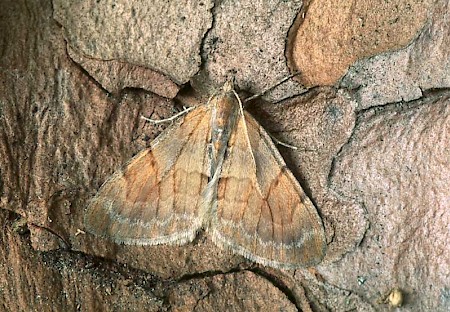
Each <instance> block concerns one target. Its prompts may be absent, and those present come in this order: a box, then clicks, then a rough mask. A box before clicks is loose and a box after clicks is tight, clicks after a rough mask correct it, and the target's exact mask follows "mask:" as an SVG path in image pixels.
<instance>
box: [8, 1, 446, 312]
mask: <svg viewBox="0 0 450 312" xmlns="http://www.w3.org/2000/svg"><path fill="white" fill-rule="evenodd" d="M67 3H68V2H67ZM80 3H81V2H80ZM177 3H178V2H177ZM355 3H356V2H355ZM395 3H397V2H395ZM408 3H409V2H406V1H404V2H400V1H398V4H399V5H400V6H399V8H400V9H401V8H406V7H407V4H408ZM318 4H320V2H318V1H317V2H312V3H311V5H310V4H309V2H308V3H306V4H304V5H303V6H302V3H301V2H289V1H288V2H283V1H281V2H279V3H278V2H272V1H267V2H263V1H261V2H257V3H253V4H252V5H250V2H246V1H240V2H239V3H236V2H231V1H222V2H219V3H217V4H216V5H215V6H213V5H212V4H211V3H210V2H206V1H203V2H200V1H199V2H186V3H182V4H181V7H180V6H176V5H175V4H174V5H173V6H169V7H166V8H164V7H157V6H153V7H147V6H145V4H144V3H143V2H139V4H138V3H137V2H135V3H134V4H133V5H131V4H129V2H123V1H122V2H121V1H119V2H117V1H115V2H114V3H113V2H109V1H100V2H98V1H92V2H86V1H85V2H83V4H75V3H74V4H71V5H68V4H66V2H64V1H54V2H53V4H52V3H50V2H49V1H42V2H41V3H39V4H36V3H34V2H29V1H12V0H11V1H3V6H2V11H1V12H0V29H1V31H0V39H1V40H0V45H1V49H0V51H1V52H0V79H1V83H0V160H1V161H0V226H1V227H2V229H3V230H2V232H1V233H0V310H4V311H34V310H39V311H50V310H52V309H53V310H57V311H67V310H69V311H71V310H74V311H75V310H81V311H99V310H114V311H125V310H127V311H128V310H137V311H142V310H149V311H160V310H185V311H191V310H196V311H211V310H224V309H229V310H234V311H249V310H250V311H252V310H255V311H256V310H274V309H276V310H283V311H284V310H286V311H293V310H302V311H351V310H355V311H375V310H388V306H387V305H386V304H384V303H383V302H384V299H385V298H386V296H387V294H388V293H389V291H390V290H391V289H393V288H394V287H398V288H399V289H401V290H402V292H403V293H404V294H405V300H404V304H403V307H402V309H403V310H404V311H445V310H447V308H448V307H449V306H450V277H449V276H450V272H449V267H450V258H449V252H448V251H449V249H450V247H449V243H448V242H449V241H450V237H449V236H450V234H449V232H450V231H449V226H450V215H449V211H450V194H449V188H448V181H447V180H448V177H449V176H450V159H449V156H448V152H447V151H448V150H449V149H450V147H449V145H450V138H449V135H450V129H449V127H450V117H449V115H450V112H449V107H450V93H449V91H448V90H447V89H446V88H448V84H449V81H448V79H449V77H450V69H449V65H448V60H449V59H450V58H449V57H448V55H449V48H448V47H449V46H450V44H448V40H449V39H448V38H449V36H448V29H449V28H448V27H449V26H448V25H449V23H448V16H449V14H448V12H449V7H448V2H446V1H443V0H438V1H435V2H433V3H432V4H426V3H425V2H411V3H410V4H411V7H410V11H409V13H408V14H409V15H408V14H406V13H405V12H406V11H405V10H403V9H402V10H399V11H398V12H397V15H396V16H398V18H399V19H398V23H401V25H403V26H402V29H404V32H401V33H395V38H393V39H390V40H389V39H387V38H386V36H387V35H386V34H387V33H389V34H390V33H392V29H395V28H389V27H390V26H389V27H388V24H386V23H387V22H386V16H388V17H392V16H391V15H388V14H387V11H386V10H385V11H383V10H381V11H380V13H379V14H378V15H377V14H375V13H371V14H375V15H374V16H373V15H370V14H369V13H366V12H367V11H368V9H367V8H365V7H356V8H355V7H353V8H352V7H351V8H345V7H343V6H335V7H333V10H332V11H333V12H332V13H333V14H335V15H336V17H343V16H349V17H351V18H352V19H353V20H355V21H358V17H360V16H366V17H370V21H371V23H376V22H377V21H379V24H377V25H373V27H370V28H369V27H367V28H364V29H363V28H361V27H355V28H352V27H351V25H354V24H352V23H347V24H346V23H343V24H339V25H336V24H333V23H323V21H322V20H321V19H323V16H319V15H317V14H314V12H315V11H314V10H312V9H311V8H313V5H318ZM418 6H419V7H420V8H421V10H419V11H420V12H419V11H417V7H418ZM310 9H311V10H312V11H309V10H310ZM133 12H134V13H133ZM323 12H325V13H327V12H328V14H331V13H330V12H329V11H326V10H323ZM414 12H416V13H414ZM303 13H304V14H303ZM385 13H386V14H385ZM297 14H299V15H298V16H297ZM394 15H395V14H394ZM296 16H297V18H296ZM294 21H295V22H294ZM299 23H300V25H298V24H299ZM302 23H304V25H303V27H306V26H308V25H319V24H320V25H322V26H321V27H323V28H324V30H323V31H324V32H325V33H331V32H333V33H335V34H336V35H337V36H343V34H349V33H351V32H353V33H354V34H355V38H359V39H361V40H360V41H358V40H357V41H358V42H357V43H358V44H359V45H358V44H356V43H355V45H356V46H359V47H360V48H361V46H362V45H363V44H366V46H365V47H364V49H363V50H364V51H363V53H360V52H361V49H360V50H358V49H357V47H356V46H355V47H348V48H346V49H343V50H335V51H334V52H333V53H334V56H333V57H325V58H316V57H315V56H314V55H316V54H314V53H313V54H311V53H309V52H314V51H309V50H307V51H305V49H303V52H302V49H300V50H298V51H297V52H296V53H300V54H303V55H301V57H302V59H308V58H309V59H311V62H310V63H311V64H315V65H314V66H312V67H310V68H309V69H314V67H316V68H315V69H316V70H315V73H316V74H314V75H313V74H310V73H309V72H307V71H305V72H304V74H303V76H302V79H305V78H306V80H305V81H313V80H314V79H316V78H317V77H319V78H320V77H322V78H323V77H325V76H326V77H328V76H330V77H331V76H333V77H334V78H333V79H332V80H323V79H322V78H320V79H319V80H314V81H316V82H315V84H318V85H326V84H333V85H334V87H323V86H322V87H317V88H314V89H310V90H306V89H305V88H304V87H301V86H300V85H299V84H298V83H297V82H295V81H292V80H290V81H289V82H287V83H286V84H284V85H282V86H280V87H279V88H277V89H276V90H275V91H273V92H270V93H269V94H268V95H267V99H270V100H271V101H278V100H280V99H284V98H288V97H291V98H290V99H288V100H285V101H282V102H280V103H277V104H273V103H268V102H263V101H261V100H255V101H254V102H252V103H251V105H249V106H250V107H249V108H248V109H249V111H250V112H251V113H252V114H253V115H254V116H255V118H257V119H258V120H259V121H260V122H261V123H262V124H263V125H264V126H265V128H266V129H267V130H268V131H269V132H270V133H271V134H273V135H274V136H275V137H276V138H278V139H280V140H282V141H284V142H287V143H290V144H293V145H295V146H297V147H298V148H299V149H298V150H296V151H294V150H291V149H288V148H284V147H280V152H281V153H282V155H283V157H284V158H285V159H286V162H287V164H288V166H289V167H290V168H291V169H292V171H293V173H294V174H295V175H296V177H297V178H298V179H299V181H300V182H301V184H302V186H303V187H304V188H305V190H306V192H307V194H308V195H309V196H310V197H311V198H312V200H313V201H314V203H315V204H316V206H317V208H318V210H319V212H320V214H321V216H322V218H323V220H324V224H325V228H326V235H327V243H328V250H327V255H326V257H325V259H324V261H323V262H322V263H321V264H320V265H318V266H317V267H316V268H309V269H307V268H305V269H299V270H295V271H280V270H274V269H270V268H265V267H262V266H258V265H254V264H253V263H251V262H249V261H247V260H245V259H243V258H242V257H239V256H236V255H233V254H230V253H228V252H225V251H222V250H220V249H218V248H217V247H215V246H214V244H213V243H212V242H211V241H210V239H209V237H208V236H207V235H205V234H204V233H202V234H200V235H199V237H198V238H197V239H196V240H195V241H194V242H193V243H191V244H188V245H186V246H155V247H135V246H120V245H116V244H113V243H111V242H109V241H107V240H101V239H98V238H95V237H93V236H91V235H89V234H88V233H85V232H84V227H83V223H82V218H83V210H84V208H85V207H86V204H87V201H88V200H89V199H90V198H91V197H92V196H93V195H94V194H95V192H96V190H97V189H98V187H99V186H100V185H101V184H102V183H103V181H105V179H106V178H107V177H108V176H109V175H110V174H111V173H112V172H114V171H115V170H116V169H117V168H119V167H120V166H121V165H122V164H123V163H125V162H126V161H127V160H128V159H129V158H130V157H131V156H133V155H134V154H136V153H137V152H138V151H139V150H141V149H142V148H144V147H146V146H148V145H149V143H150V141H151V140H152V139H153V138H154V137H155V136H156V135H157V134H158V133H160V132H161V131H162V130H163V129H164V125H160V126H154V125H150V124H148V123H145V122H144V121H143V120H141V119H140V115H145V116H151V117H152V118H155V119H158V118H165V117H169V116H172V115H173V114H174V112H175V111H176V109H177V108H180V106H181V105H179V103H178V102H179V101H181V102H182V103H181V104H184V103H191V104H198V98H202V97H203V98H204V97H207V94H208V93H210V92H211V90H213V89H212V86H213V85H217V84H220V83H221V82H222V81H223V79H224V78H225V77H226V76H227V74H229V73H233V72H235V75H236V79H237V82H238V85H239V86H240V87H241V88H242V89H244V90H247V91H250V92H259V91H261V90H263V89H265V88H266V87H268V86H271V85H273V84H274V83H276V82H277V81H279V80H280V79H281V78H283V77H285V76H287V75H288V73H289V70H288V65H287V64H288V63H290V62H292V54H290V52H292V51H291V50H290V49H289V47H288V48H287V49H286V46H285V45H286V42H287V35H288V32H289V29H291V30H292V29H294V28H295V29H301V28H302ZM294 24H295V25H294ZM155 25H158V26H155ZM293 25H294V26H295V27H294V26H293ZM392 27H394V26H392ZM308 29H310V30H308V31H306V32H304V33H303V35H302V36H303V37H302V38H303V41H302V42H315V44H316V46H317V47H318V49H319V48H320V49H324V46H325V45H324V44H323V45H321V42H320V41H317V40H312V39H313V38H318V37H320V36H321V33H316V29H317V28H314V27H313V28H308ZM377 30H378V32H377V33H375V32H376V31H377ZM380 30H383V32H382V33H381V35H380V32H379V31H380ZM383 34H384V35H383ZM377 36H381V37H380V38H381V39H383V40H384V41H383V40H381V39H380V38H379V40H381V41H380V42H382V44H381V48H380V47H375V46H374V45H373V42H374V41H373V39H374V38H378V37H377ZM383 36H384V37H383ZM291 39H292V38H291ZM344 39H345V38H344ZM347 39H348V38H347ZM371 40H372V41H371ZM367 42H370V44H368V43H367ZM408 43H409V44H408ZM351 49H353V50H351ZM394 49H395V50H396V51H393V50H394ZM315 51H317V50H315ZM346 51H347V52H348V51H359V52H358V53H354V54H352V57H351V58H344V57H342V60H344V61H345V62H342V64H344V63H345V64H344V65H345V66H340V67H339V70H336V71H334V69H333V70H332V69H329V71H330V72H329V73H325V74H326V75H324V76H321V75H320V73H321V72H323V71H324V69H323V68H330V67H329V66H328V65H329V63H330V62H331V63H332V62H333V60H334V57H338V58H339V57H340V56H341V55H342V56H345V55H347V54H348V53H347V52H346ZM307 52H308V53H309V54H308V53H307ZM381 52H383V53H381ZM308 55H309V56H308ZM311 55H312V56H311ZM355 55H357V57H353V56H355ZM368 55H369V56H371V57H370V58H368V59H365V58H364V57H365V56H368ZM285 56H287V58H288V61H287V60H286V57H285ZM357 59H359V61H357V62H356V63H352V62H354V61H355V60H357ZM327 62H328V65H327ZM342 64H341V65H342ZM325 65H327V66H328V67H327V66H325ZM323 66H324V67H323ZM348 66H350V69H349V71H348V72H347V73H346V72H345V71H346V68H347V67H348ZM301 67H303V65H302V66H301ZM300 69H302V68H300ZM325 70H326V69H325ZM317 74H319V76H317ZM315 75H316V76H315ZM342 75H344V78H343V79H341V80H339V77H341V76H342ZM308 77H309V78H308ZM314 77H315V78H314ZM313 78H314V79H313ZM308 79H310V80H308ZM327 79H328V78H327ZM189 80H191V84H192V86H193V88H191V87H189V86H187V87H186V88H183V89H180V88H181V87H182V85H183V84H185V83H187V82H188V81H189ZM439 89H441V90H439ZM179 90H181V91H180V92H178V91H179ZM302 92H303V93H304V92H306V93H304V94H301V95H298V94H299V93H302ZM294 95H295V96H294ZM402 100H403V101H409V102H400V101H402ZM412 100H414V101H412ZM396 102H398V103H396Z"/></svg>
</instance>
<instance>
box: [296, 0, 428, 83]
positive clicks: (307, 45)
mask: <svg viewBox="0 0 450 312" xmlns="http://www.w3.org/2000/svg"><path fill="white" fill-rule="evenodd" d="M431 2H432V1H430V0H391V1H385V0H372V1H364V0H352V1H348V0H331V1H330V0H315V1H307V4H308V8H307V9H304V11H303V13H304V14H300V15H298V16H297V20H296V22H295V24H294V27H293V28H292V29H291V31H290V34H289V44H288V57H289V61H290V67H291V69H292V70H300V71H301V72H302V75H301V82H302V83H304V84H305V85H307V86H317V85H334V84H335V83H336V81H337V80H338V79H339V78H341V77H342V76H343V75H344V74H345V73H346V72H347V69H348V68H349V67H350V66H351V65H352V64H353V63H354V62H355V61H356V60H359V59H362V58H366V57H369V56H373V55H376V54H380V53H382V52H387V51H394V50H397V49H400V48H403V47H405V46H406V45H407V44H408V43H410V42H411V40H412V39H413V38H414V37H415V36H416V35H417V32H418V30H420V29H421V28H422V27H423V26H424V23H425V21H426V18H427V13H428V10H427V9H428V7H429V6H430V4H431Z"/></svg>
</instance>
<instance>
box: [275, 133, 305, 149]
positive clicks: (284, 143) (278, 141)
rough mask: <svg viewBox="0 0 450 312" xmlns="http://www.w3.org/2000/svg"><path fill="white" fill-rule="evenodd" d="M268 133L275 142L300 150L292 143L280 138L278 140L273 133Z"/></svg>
mask: <svg viewBox="0 0 450 312" xmlns="http://www.w3.org/2000/svg"><path fill="white" fill-rule="evenodd" d="M268 134H269V136H270V138H271V139H272V141H274V142H275V144H278V145H281V146H284V147H287V148H290V149H293V150H294V151H295V150H298V147H297V146H295V145H291V144H289V143H286V142H283V141H280V140H278V139H277V138H276V137H275V136H273V135H272V134H271V133H268Z"/></svg>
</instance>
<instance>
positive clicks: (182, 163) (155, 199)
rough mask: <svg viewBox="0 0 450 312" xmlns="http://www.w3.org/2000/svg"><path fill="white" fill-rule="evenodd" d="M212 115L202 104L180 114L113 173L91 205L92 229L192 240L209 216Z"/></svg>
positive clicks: (126, 239) (145, 240) (129, 237)
mask: <svg viewBox="0 0 450 312" xmlns="http://www.w3.org/2000/svg"><path fill="white" fill-rule="evenodd" d="M210 115H211V114H210V109H209V108H208V107H206V106H201V107H198V108H196V109H195V110H193V111H192V112H190V113H188V114H187V115H186V116H185V117H184V118H180V120H179V121H178V122H177V123H175V124H174V125H172V126H171V127H169V128H168V129H167V130H166V131H165V132H164V133H163V134H162V135H160V136H159V137H158V138H157V139H155V141H153V142H152V144H151V147H150V148H149V149H146V150H143V151H142V152H140V153H139V154H137V155H136V156H135V157H134V158H133V159H131V161H130V162H129V163H128V164H127V165H126V166H125V167H124V169H123V170H119V171H118V172H116V173H115V174H114V175H113V176H112V177H111V178H110V179H108V180H107V181H106V182H105V183H104V185H103V186H102V187H101V189H100V190H99V192H98V194H97V196H96V197H95V198H94V199H93V200H92V202H91V203H90V205H89V207H88V208H87V211H86V214H85V225H86V228H87V230H88V231H89V232H91V233H93V234H96V235H99V236H102V237H108V238H111V239H113V240H114V241H116V242H120V243H127V244H139V245H156V244H164V243H176V244H183V243H186V242H189V241H192V240H193V239H194V237H195V235H196V233H197V231H198V230H199V229H200V227H201V225H202V221H203V216H202V215H201V214H202V212H201V210H200V209H199V208H200V205H201V202H202V198H201V193H202V191H203V189H204V188H205V186H206V184H207V183H208V177H209V172H208V167H209V160H208V155H207V149H206V145H207V143H208V140H209V137H208V136H209V133H210Z"/></svg>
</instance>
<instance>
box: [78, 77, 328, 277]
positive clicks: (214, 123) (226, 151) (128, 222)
mask: <svg viewBox="0 0 450 312" xmlns="http://www.w3.org/2000/svg"><path fill="white" fill-rule="evenodd" d="M85 225H86V229H87V230H88V231H89V232H91V233H93V234H96V235H98V236H102V237H107V238H110V239H112V240H113V241H115V242H118V243H125V244H135V245H158V244H177V245H181V244H185V243H189V242H192V241H193V240H194V238H195V236H196V235H197V233H198V232H199V231H200V230H202V229H203V230H205V231H206V232H207V233H209V235H210V236H211V238H212V240H213V242H214V243H215V244H216V245H217V246H219V247H221V248H225V249H229V250H231V251H232V252H234V253H237V254H240V255H243V256H244V257H246V258H248V259H250V260H252V261H255V262H257V263H260V264H263V265H266V266H271V267H274V268H288V269H289V268H296V267H301V266H308V265H312V264H316V263H318V262H320V261H321V259H322V258H323V256H324V253H325V246H326V243H325V234H324V229H323V225H322V220H321V218H320V217H319V215H318V213H317V211H316V208H315V207H314V205H313V203H312V202H311V200H310V199H309V198H308V197H307V196H306V194H305V192H304V191H303V189H302V188H301V186H300V184H299V183H298V182H297V180H296V179H295V177H294V176H293V174H292V173H291V172H290V171H289V169H288V168H287V167H286V164H285V162H284V160H283V158H282V157H281V155H280V153H279V152H278V150H277V149H276V147H275V145H274V143H273V142H272V140H271V138H270V136H269V135H268V134H267V133H266V131H265V130H264V129H263V128H262V127H261V126H260V125H259V124H258V122H257V121H256V120H255V119H254V118H253V117H252V116H251V115H250V114H248V113H247V112H244V110H243V108H242V103H241V101H240V99H239V97H238V95H237V93H236V92H235V91H234V87H233V83H232V81H231V80H230V81H228V82H226V83H225V84H224V86H223V87H222V89H221V90H220V91H219V92H218V93H217V94H216V95H215V96H213V97H212V98H211V99H210V100H209V101H208V103H207V105H203V106H199V107H196V108H195V109H193V110H192V111H190V112H189V113H187V114H186V115H185V116H184V117H181V118H179V119H178V120H177V122H175V123H174V124H172V125H171V126H169V127H168V128H167V129H166V130H165V131H164V132H163V133H162V134H161V135H160V136H158V137H157V138H156V139H155V140H154V141H153V142H152V143H151V146H150V147H149V148H148V149H145V150H143V151H141V152H140V153H138V154H137V155H136V156H135V157H134V158H132V159H131V160H130V161H129V162H128V163H127V164H126V165H125V167H124V168H123V169H122V170H119V171H118V172H116V173H115V174H114V175H112V176H111V177H110V178H109V179H108V180H107V181H106V182H105V183H104V184H103V186H102V187H101V188H100V190H99V192H98V194H97V195H96V197H95V198H94V199H93V200H92V201H91V203H90V204H89V206H88V208H87V211H86V214H85Z"/></svg>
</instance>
